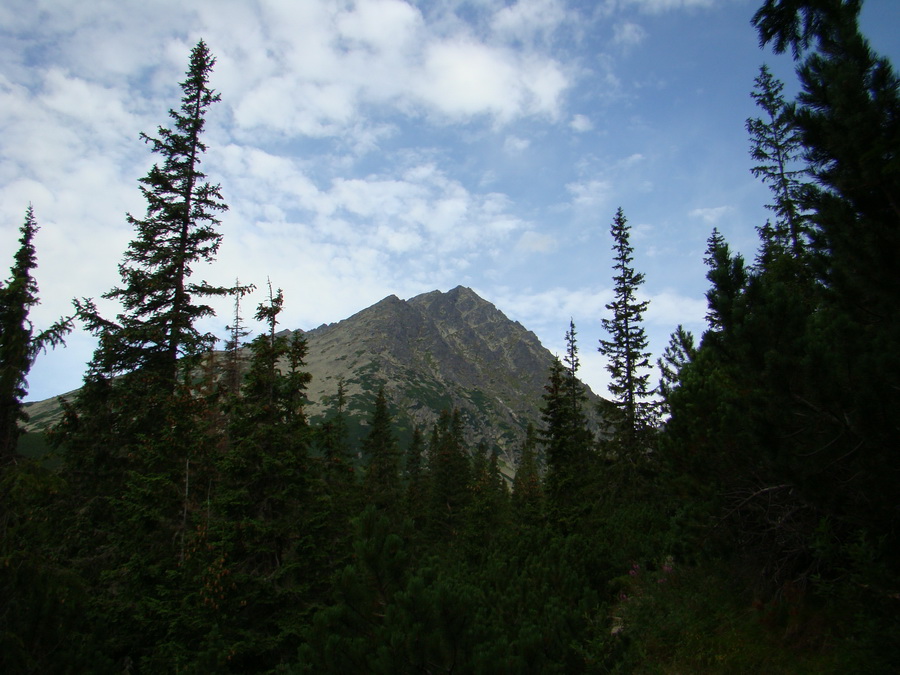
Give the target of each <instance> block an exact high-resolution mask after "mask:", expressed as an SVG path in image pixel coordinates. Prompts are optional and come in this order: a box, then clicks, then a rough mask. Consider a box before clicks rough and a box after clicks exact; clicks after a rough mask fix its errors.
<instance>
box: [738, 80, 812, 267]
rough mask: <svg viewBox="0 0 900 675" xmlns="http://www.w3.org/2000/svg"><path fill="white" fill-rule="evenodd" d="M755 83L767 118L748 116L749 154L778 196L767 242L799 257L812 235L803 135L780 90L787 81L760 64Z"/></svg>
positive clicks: (759, 175) (757, 98)
mask: <svg viewBox="0 0 900 675" xmlns="http://www.w3.org/2000/svg"><path fill="white" fill-rule="evenodd" d="M755 83H756V89H755V91H754V92H753V94H752V96H753V99H754V100H755V101H756V104H757V105H758V106H759V107H760V108H761V109H762V110H763V112H764V113H765V114H766V118H765V119H762V118H758V117H757V118H750V119H748V120H747V125H746V126H747V132H748V133H749V134H750V140H751V151H750V155H751V157H753V159H754V160H755V161H757V162H759V164H757V165H756V166H754V167H753V168H752V169H751V172H752V173H753V175H754V176H756V177H757V178H760V179H761V180H762V181H763V183H765V184H766V186H768V187H769V189H770V190H771V191H772V193H773V195H774V198H775V201H774V203H773V204H770V205H768V208H769V209H771V210H772V211H773V212H774V213H775V217H776V220H775V226H774V227H773V228H772V231H771V236H770V237H764V242H765V241H766V240H768V244H769V246H768V247H769V248H771V247H774V248H776V249H777V250H780V251H784V252H785V253H788V254H789V255H791V256H793V257H794V258H797V259H799V258H801V257H803V255H804V252H805V251H806V249H807V246H808V243H807V242H808V237H809V224H808V216H807V215H806V214H804V213H803V212H802V210H801V207H800V202H801V199H802V192H803V189H804V184H803V183H802V182H801V180H800V176H803V175H805V173H806V171H805V168H804V167H801V168H796V167H797V165H798V162H799V160H800V147H801V146H800V138H799V135H798V133H797V129H796V128H795V127H794V125H793V122H792V119H791V109H790V108H789V107H788V105H787V104H786V103H785V100H784V97H783V96H782V94H781V92H782V90H783V89H784V84H783V83H782V82H780V81H779V80H778V79H777V78H775V77H774V76H773V75H772V73H771V72H770V71H769V69H768V67H767V66H762V67H761V68H760V70H759V75H758V76H757V78H756V80H755ZM760 234H761V235H762V234H764V232H761V233H760Z"/></svg>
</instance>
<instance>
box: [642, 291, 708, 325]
mask: <svg viewBox="0 0 900 675" xmlns="http://www.w3.org/2000/svg"><path fill="white" fill-rule="evenodd" d="M647 299H648V300H650V306H649V307H648V308H647V312H646V314H645V315H644V318H645V320H646V321H647V323H652V324H656V325H661V326H671V327H673V328H674V327H675V326H677V325H678V324H683V325H685V326H690V325H699V324H702V322H703V321H704V317H705V316H706V309H707V307H706V300H705V299H702V298H692V297H689V296H686V295H683V294H681V293H679V292H678V291H675V290H673V289H665V290H663V291H660V292H659V293H655V294H653V295H650V296H649V297H648V298H647Z"/></svg>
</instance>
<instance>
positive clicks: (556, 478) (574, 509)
mask: <svg viewBox="0 0 900 675" xmlns="http://www.w3.org/2000/svg"><path fill="white" fill-rule="evenodd" d="M563 358H564V359H565V365H563V363H562V362H560V360H559V359H558V358H557V359H556V360H555V361H554V362H553V365H552V366H551V367H550V375H549V378H548V382H547V384H546V385H545V386H544V393H543V394H542V398H543V401H544V403H543V406H542V407H541V421H542V422H543V428H542V429H541V431H540V437H541V441H542V443H543V445H544V453H545V456H546V458H547V474H546V476H545V482H546V491H547V501H548V505H549V507H550V509H551V511H552V512H553V514H554V516H555V517H556V519H557V520H558V521H559V522H560V523H562V522H566V523H569V524H570V525H571V524H572V521H574V520H576V519H577V514H578V513H580V511H581V507H582V506H583V505H584V504H585V503H587V498H586V495H585V494H584V488H585V486H586V478H587V476H588V471H589V468H590V464H591V457H592V453H593V444H594V438H593V435H592V434H591V432H590V430H589V429H588V426H587V418H586V417H585V414H584V403H585V401H586V400H587V396H586V395H585V393H584V385H583V384H582V383H581V382H580V381H579V380H578V368H579V365H580V364H579V359H578V345H577V341H576V332H575V324H574V322H573V321H570V322H569V330H568V331H567V332H566V354H565V356H564V357H563Z"/></svg>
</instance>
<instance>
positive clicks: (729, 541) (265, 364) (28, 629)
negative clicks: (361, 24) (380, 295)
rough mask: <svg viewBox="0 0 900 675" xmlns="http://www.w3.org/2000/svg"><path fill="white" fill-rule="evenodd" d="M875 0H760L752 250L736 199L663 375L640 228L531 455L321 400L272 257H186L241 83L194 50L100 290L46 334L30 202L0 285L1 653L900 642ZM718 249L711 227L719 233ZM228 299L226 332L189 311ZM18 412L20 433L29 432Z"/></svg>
mask: <svg viewBox="0 0 900 675" xmlns="http://www.w3.org/2000/svg"><path fill="white" fill-rule="evenodd" d="M859 4H860V3H859V2H857V1H855V0H765V2H764V3H763V6H762V7H761V9H760V10H759V11H758V12H757V14H756V16H755V17H754V26H755V27H756V29H757V30H758V32H759V35H760V41H761V43H762V44H763V45H771V46H772V47H773V48H774V49H775V51H776V52H783V51H788V50H789V51H790V52H791V53H792V54H793V56H794V58H795V60H796V63H797V74H798V78H799V83H800V93H799V94H798V96H797V99H796V100H795V101H785V100H784V98H783V96H782V85H781V83H780V82H778V81H777V80H776V79H775V78H773V77H772V76H771V74H770V73H769V71H768V70H767V69H766V68H762V69H761V71H760V75H759V77H758V78H757V80H756V83H755V88H754V90H753V94H752V95H753V97H754V99H755V100H756V101H757V103H758V104H759V107H760V111H761V116H760V117H759V118H757V119H752V120H749V121H748V123H747V130H748V132H749V135H750V143H751V152H752V156H753V157H754V161H756V162H757V165H756V167H755V169H754V173H755V174H756V175H757V176H758V177H759V178H760V179H761V180H763V181H764V182H765V183H766V184H767V185H768V186H769V187H770V188H771V193H772V204H771V206H770V208H771V211H772V219H771V220H770V221H769V222H767V223H765V224H761V225H760V227H759V237H760V244H759V249H758V251H757V253H756V256H755V258H754V259H753V260H752V261H748V260H746V259H745V258H744V257H743V256H742V255H740V254H739V253H737V252H734V251H732V250H731V249H730V247H729V245H728V243H727V242H726V241H725V240H724V238H723V237H722V235H721V234H720V233H719V232H718V231H713V232H712V234H711V236H710V238H709V240H708V246H707V251H706V256H705V259H704V262H705V264H706V266H707V278H708V280H709V290H708V292H707V300H708V315H707V320H708V329H707V330H706V331H705V332H704V333H703V334H702V335H700V336H696V337H695V336H693V335H692V334H690V333H689V332H687V331H685V330H683V329H682V328H681V327H678V328H677V329H676V330H675V331H674V332H673V334H672V338H671V340H670V343H669V345H668V347H667V348H666V350H665V352H664V353H663V354H662V356H661V357H660V359H659V367H660V372H661V373H662V380H661V382H660V383H659V385H658V386H653V384H652V383H650V382H649V377H648V373H649V372H650V370H649V364H650V359H651V358H652V357H651V355H650V354H649V353H648V352H647V340H646V336H645V335H644V332H643V327H642V313H643V312H644V311H645V310H646V302H641V301H639V300H638V299H637V293H636V291H637V290H638V289H639V287H640V285H641V283H642V282H643V275H642V274H641V273H639V272H637V271H636V270H634V268H633V267H632V251H633V249H632V247H631V245H630V242H629V228H628V224H627V219H626V217H625V214H624V212H623V210H622V209H619V211H618V212H617V213H616V214H615V215H614V217H613V220H612V227H611V236H612V242H613V252H614V268H613V276H612V278H613V286H614V299H613V300H612V301H611V302H610V304H608V305H607V309H608V310H609V315H608V317H607V318H605V319H604V322H603V325H604V328H605V330H606V331H607V335H606V336H605V337H604V338H603V339H601V340H599V349H600V351H601V352H602V353H603V354H604V355H605V356H606V357H607V359H608V364H609V365H608V368H609V372H610V375H611V378H612V381H613V384H612V386H611V389H610V391H611V393H612V395H613V396H614V400H612V401H609V402H607V403H606V404H604V407H603V409H602V411H601V413H602V419H603V420H604V426H603V427H602V428H601V429H599V430H597V429H596V428H594V429H592V428H591V426H590V425H589V424H588V422H587V417H586V414H585V407H586V405H587V402H586V401H587V399H586V396H585V392H584V389H583V387H582V385H581V384H580V382H579V380H578V377H577V373H578V370H579V357H578V354H579V345H578V341H577V338H576V328H575V325H574V323H572V324H570V326H569V330H568V332H567V334H566V338H567V350H566V353H565V355H563V358H562V359H561V360H558V361H557V362H556V363H555V364H554V366H553V368H552V369H551V371H550V372H549V373H548V377H547V385H546V387H545V391H544V397H543V407H542V416H541V419H540V420H535V424H533V425H529V428H528V430H527V433H525V434H524V436H523V439H522V441H521V447H520V448H519V453H518V458H519V459H518V465H517V467H516V472H515V476H514V478H513V479H512V480H511V481H510V480H508V479H507V478H506V477H504V475H503V474H502V473H501V470H500V469H501V467H500V461H499V458H498V454H497V452H496V450H495V449H494V448H492V447H489V446H488V445H486V444H485V443H483V442H479V440H478V439H472V438H467V437H466V435H465V434H464V433H463V425H462V422H461V420H460V413H459V412H458V411H454V410H445V411H443V412H442V413H441V415H440V417H439V419H437V421H436V422H435V423H434V424H433V425H432V426H431V427H430V428H422V429H416V430H414V432H413V433H412V434H411V435H410V438H409V440H408V441H406V440H404V441H403V442H402V443H401V442H400V441H399V440H398V437H399V435H398V430H397V428H396V426H395V424H394V412H393V411H392V407H391V401H390V400H389V397H388V396H387V394H386V392H385V391H384V389H383V388H381V389H377V390H374V391H373V392H372V403H371V409H370V410H369V412H368V413H367V424H366V425H365V427H364V429H365V434H364V436H363V437H362V439H361V440H359V441H358V442H357V441H356V440H351V438H350V435H349V434H348V428H349V424H350V411H348V410H347V409H346V401H345V400H344V395H343V390H342V388H339V389H338V395H337V396H336V397H335V400H334V401H333V404H332V409H331V411H330V413H329V414H328V415H327V417H326V419H325V420H324V421H322V422H321V423H317V424H315V425H312V424H310V423H309V422H308V420H307V418H306V416H305V414H304V406H305V404H306V398H305V391H306V387H307V385H308V383H309V375H308V374H307V373H306V372H305V371H304V359H305V357H306V349H307V347H306V343H305V342H304V340H303V337H302V334H300V333H296V334H288V333H282V332H279V331H278V330H277V329H276V327H277V325H278V318H279V315H280V314H281V312H282V309H283V306H284V302H285V298H284V296H283V294H282V293H281V291H280V290H278V289H277V288H273V287H272V286H271V285H270V286H269V289H268V291H269V292H268V299H267V301H265V302H263V303H262V304H260V305H259V307H258V308H257V309H256V313H255V317H256V319H257V320H259V321H262V322H264V324H265V325H266V326H267V331H266V332H264V333H262V334H261V335H259V336H257V337H255V338H254V339H253V340H252V341H250V342H245V340H246V338H247V337H248V332H247V331H246V330H245V328H244V324H243V317H242V310H241V298H243V297H244V296H245V295H246V293H247V292H248V289H249V288H250V287H248V286H242V285H241V284H239V283H238V282H235V285H234V286H233V287H231V288H221V287H212V286H209V285H207V284H205V283H193V282H192V281H191V272H192V268H193V267H195V266H197V265H199V264H202V263H208V262H211V261H212V260H213V259H214V257H215V253H216V251H217V249H218V246H219V243H220V239H221V235H219V234H218V232H217V229H216V225H217V224H218V221H217V219H216V214H218V213H221V212H222V211H224V210H225V209H226V208H227V206H226V205H225V203H224V201H223V198H222V195H221V191H220V187H219V186H218V185H213V184H210V183H208V182H205V178H206V177H205V176H204V174H202V173H201V172H200V161H199V158H200V156H201V155H202V154H203V152H204V151H205V149H206V148H205V145H204V144H203V142H202V140H201V139H202V131H203V126H204V115H205V112H206V110H207V109H208V107H209V106H211V105H212V104H214V103H215V102H216V101H218V95H217V94H216V93H215V92H214V91H212V90H211V89H210V88H209V86H208V76H209V74H210V72H211V69H212V67H213V65H214V63H215V60H214V58H213V57H212V55H211V54H210V52H209V50H208V48H207V46H206V45H205V44H204V43H203V42H200V43H198V45H197V46H196V47H195V48H194V50H193V52H192V53H191V61H190V66H189V69H188V71H187V75H186V79H185V81H184V82H183V83H182V85H181V86H182V90H183V98H182V101H181V106H180V107H179V108H178V109H177V110H173V111H170V117H171V120H172V128H170V129H167V128H163V127H161V128H160V129H159V132H158V138H154V137H150V136H145V137H144V138H145V140H146V141H147V143H148V144H149V146H150V147H151V149H152V150H153V152H154V153H155V154H157V155H158V156H159V157H160V158H161V162H160V163H159V164H157V165H155V166H154V167H153V168H152V169H151V171H150V172H149V173H148V175H147V176H146V177H145V178H143V179H142V180H141V181H140V189H141V191H142V193H143V195H144V197H145V198H146V201H147V212H146V214H145V216H144V217H143V218H137V217H133V216H131V215H129V216H128V220H129V222H130V223H131V224H132V225H133V226H134V229H135V238H134V239H133V240H132V242H131V243H130V245H129V247H128V249H127V251H126V252H125V255H124V260H123V262H122V263H121V264H120V266H119V270H120V274H121V284H120V285H119V286H118V287H116V288H114V289H112V290H111V291H110V292H109V293H107V294H106V295H105V296H104V297H105V298H107V299H110V300H115V301H118V303H119V304H120V306H121V312H120V314H118V315H117V316H116V317H114V318H109V317H104V316H102V315H101V313H100V312H99V311H98V309H97V305H96V304H95V303H94V302H93V301H92V300H90V299H81V300H78V301H77V302H76V303H75V306H76V313H75V316H74V317H72V318H65V319H62V320H61V321H59V322H58V323H57V324H55V325H54V326H52V327H51V328H49V329H48V330H46V331H43V332H35V331H34V330H33V328H32V325H31V323H30V322H29V320H28V311H29V309H30V308H31V307H33V306H34V305H35V304H36V303H37V288H36V284H35V283H34V280H33V278H32V276H31V272H32V270H33V269H34V267H35V265H36V252H35V247H34V241H33V240H34V235H35V233H36V231H37V224H36V219H35V216H34V213H33V211H32V210H31V209H30V208H29V210H28V211H27V215H26V219H25V224H24V225H23V226H22V230H21V231H22V239H21V248H20V250H19V253H18V254H17V255H16V257H15V260H14V262H13V265H12V267H11V274H10V277H9V279H8V280H7V281H6V282H5V283H4V284H3V285H2V286H0V326H2V336H0V359H2V361H0V365H2V371H0V669H2V670H3V672H7V673H18V672H22V673H28V672H31V673H53V672H91V673H107V672H109V673H114V672H139V673H156V672H191V673H210V672H239V673H249V672H284V673H293V672H296V673H305V672H309V673H451V672H454V673H732V672H733V673H752V672H765V673H853V672H859V673H882V672H883V673H889V672H897V670H898V668H900V641H898V640H897V636H898V635H900V584H898V581H897V579H898V578H900V576H898V573H900V539H898V530H897V528H898V523H900V512H898V503H900V502H898V496H897V495H898V491H897V485H898V484H900V481H898V468H900V465H898V461H897V449H898V447H900V444H898V435H900V434H898V431H900V430H898V423H900V422H898V420H900V389H898V383H900V280H898V276H897V273H896V262H897V256H898V251H900V203H898V199H900V170H898V164H897V162H898V159H897V158H898V152H900V81H898V78H897V76H896V74H895V73H894V71H893V69H892V67H891V65H890V64H889V63H888V62H887V61H886V60H884V59H881V58H880V57H878V56H877V55H876V54H874V53H872V51H871V50H870V49H869V47H868V44H867V42H866V40H865V38H864V37H863V36H862V35H861V34H860V32H859V29H858V23H857V16H858V12H859ZM698 264H699V261H698ZM214 296H231V297H233V298H234V301H235V311H234V318H233V321H232V325H231V326H229V336H228V341H227V343H226V349H225V351H224V352H218V353H217V354H214V353H213V346H214V345H215V344H216V337H215V336H212V335H206V334H203V333H201V332H199V331H198V329H197V328H196V325H197V322H198V320H199V319H201V318H203V317H206V316H209V315H210V313H211V312H212V309H211V308H210V307H209V306H208V305H206V304H204V303H205V302H208V301H209V298H211V297H214ZM73 321H79V322H82V323H83V324H84V325H85V326H86V327H87V328H88V329H89V330H90V331H91V332H92V333H93V334H94V335H95V336H96V337H97V344H98V346H97V350H96V352H95V354H94V357H93V359H92V361H91V363H90V364H89V367H88V370H87V372H86V374H85V378H84V385H83V387H82V388H81V389H80V390H79V391H78V392H77V393H76V394H74V395H73V396H72V397H71V398H70V399H69V400H67V401H66V402H65V403H64V417H63V420H62V421H61V422H60V423H59V424H58V425H56V426H55V427H54V428H53V430H52V431H51V432H50V433H49V434H48V436H49V442H50V444H51V446H52V448H53V450H52V453H51V454H50V455H49V456H41V457H39V458H34V457H29V455H36V454H38V453H39V452H43V450H40V451H39V450H37V449H38V448H41V446H42V443H41V442H39V440H38V439H36V438H34V437H33V436H28V437H25V438H24V439H23V438H20V436H21V435H22V434H21V431H20V427H19V424H20V422H21V421H22V419H23V417H24V410H23V406H22V399H23V397H24V396H25V378H26V376H27V374H28V371H29V369H30V367H31V364H32V363H33V362H34V359H35V358H36V357H37V355H38V354H39V352H40V351H41V350H42V349H45V348H48V347H52V346H54V345H56V344H59V343H60V342H61V341H62V339H63V337H64V336H65V334H66V332H67V331H68V330H69V329H70V328H71V326H72V322H73ZM23 440H24V441H25V442H20V441H23Z"/></svg>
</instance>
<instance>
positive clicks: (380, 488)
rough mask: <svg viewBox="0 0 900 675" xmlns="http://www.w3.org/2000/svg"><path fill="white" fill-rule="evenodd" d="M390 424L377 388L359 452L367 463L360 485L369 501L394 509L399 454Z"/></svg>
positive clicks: (381, 389) (397, 495)
mask: <svg viewBox="0 0 900 675" xmlns="http://www.w3.org/2000/svg"><path fill="white" fill-rule="evenodd" d="M392 424H393V420H392V417H391V414H390V411H389V410H388V403H387V398H386V397H385V394H384V387H379V388H378V394H377V395H376V397H375V410H374V411H373V413H372V418H371V420H370V421H369V432H368V434H366V437H365V438H364V439H363V443H362V450H363V456H364V457H365V458H366V460H367V462H368V466H367V468H366V477H365V480H364V483H365V486H366V491H367V492H368V497H369V501H370V502H371V503H373V504H376V505H377V506H381V507H393V506H396V504H397V500H398V497H399V494H400V451H399V448H398V447H397V439H396V438H395V436H394V430H393V428H392Z"/></svg>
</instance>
